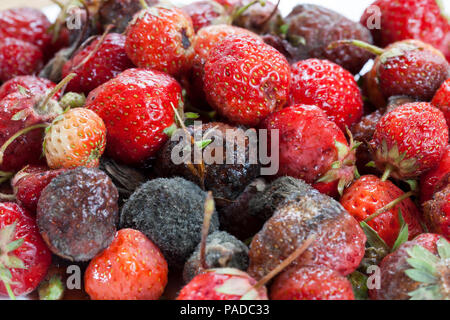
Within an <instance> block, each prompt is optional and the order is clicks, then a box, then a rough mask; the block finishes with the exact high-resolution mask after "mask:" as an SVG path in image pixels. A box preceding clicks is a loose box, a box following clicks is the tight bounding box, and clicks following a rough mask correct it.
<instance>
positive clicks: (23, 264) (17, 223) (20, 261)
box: [0, 202, 51, 299]
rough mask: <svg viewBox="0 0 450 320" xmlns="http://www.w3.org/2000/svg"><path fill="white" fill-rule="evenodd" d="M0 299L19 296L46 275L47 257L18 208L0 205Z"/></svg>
mask: <svg viewBox="0 0 450 320" xmlns="http://www.w3.org/2000/svg"><path fill="white" fill-rule="evenodd" d="M0 258H1V260H0V261H1V262H0V274H1V277H0V295H9V296H10V298H12V299H15V296H21V295H25V294H28V293H30V292H31V291H33V290H34V289H36V288H37V286H38V285H39V283H40V282H41V280H42V279H43V278H44V277H45V275H46V274H47V270H48V268H49V267H50V263H51V253H50V250H48V248H47V246H46V245H45V243H44V241H43V240H42V237H41V235H40V234H39V231H38V228H37V225H36V221H35V219H34V218H33V217H31V216H30V214H29V213H28V212H27V211H26V210H25V209H23V208H22V207H20V206H19V205H17V204H15V203H11V202H5V203H0Z"/></svg>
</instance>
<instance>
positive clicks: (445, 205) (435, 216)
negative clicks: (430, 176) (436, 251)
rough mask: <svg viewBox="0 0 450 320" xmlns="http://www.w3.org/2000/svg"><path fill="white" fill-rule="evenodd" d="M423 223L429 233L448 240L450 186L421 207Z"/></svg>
mask: <svg viewBox="0 0 450 320" xmlns="http://www.w3.org/2000/svg"><path fill="white" fill-rule="evenodd" d="M423 211H424V217H425V222H426V223H427V226H428V229H429V230H430V231H431V232H435V233H437V234H441V235H443V236H444V237H445V238H447V240H450V186H449V185H447V187H446V188H445V189H443V190H441V191H438V192H436V193H435V194H434V195H433V199H432V200H429V201H427V202H425V203H424V205H423Z"/></svg>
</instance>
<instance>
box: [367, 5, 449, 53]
mask: <svg viewBox="0 0 450 320" xmlns="http://www.w3.org/2000/svg"><path fill="white" fill-rule="evenodd" d="M372 6H376V8H378V10H379V11H378V10H377V11H376V12H374V11H373V10H371V9H366V11H365V12H364V13H363V15H362V17H361V23H362V24H363V25H364V26H366V27H369V26H370V24H371V23H373V21H377V20H374V19H379V21H381V25H380V27H377V28H370V31H371V32H372V35H373V37H374V40H375V43H376V44H377V45H379V46H381V47H386V46H388V45H389V44H391V43H394V42H396V41H401V40H407V39H417V40H422V41H424V42H427V43H429V44H431V45H433V46H434V47H436V48H438V49H440V50H441V51H442V52H443V53H444V54H445V55H446V56H447V59H450V24H449V22H448V20H447V19H446V18H445V12H444V11H445V9H444V8H443V7H440V5H439V2H438V1H437V0H402V1H390V0H376V1H375V2H374V3H373V4H372ZM372 8H373V7H372ZM374 14H375V15H374Z"/></svg>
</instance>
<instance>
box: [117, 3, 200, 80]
mask: <svg viewBox="0 0 450 320" xmlns="http://www.w3.org/2000/svg"><path fill="white" fill-rule="evenodd" d="M194 35H195V33H194V27H193V26H192V20H191V18H190V17H189V16H188V15H187V14H186V13H184V12H183V11H181V10H180V9H177V8H172V9H166V8H159V7H151V8H148V9H145V10H141V11H139V12H138V13H136V15H135V16H134V18H133V21H131V22H130V24H129V25H128V28H127V31H126V37H127V39H126V44H125V50H126V52H127V54H128V57H130V59H131V61H133V63H134V64H135V65H136V66H138V67H140V68H147V69H154V70H158V71H162V72H165V73H168V74H170V75H174V76H176V75H179V74H181V73H182V72H184V71H187V70H188V69H189V68H190V67H191V65H192V58H193V56H194V50H193V48H192V42H193V40H194Z"/></svg>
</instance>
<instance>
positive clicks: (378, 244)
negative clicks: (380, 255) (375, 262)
mask: <svg viewBox="0 0 450 320" xmlns="http://www.w3.org/2000/svg"><path fill="white" fill-rule="evenodd" d="M360 225H361V228H362V229H363V230H364V233H365V234H366V237H367V242H368V243H369V245H370V246H371V247H374V248H379V249H384V250H386V252H389V251H390V248H389V246H388V245H387V244H386V242H384V240H383V239H381V238H380V236H379V235H378V233H377V232H376V231H375V230H373V229H372V228H371V227H370V226H369V225H368V224H367V223H366V222H364V221H361V222H360Z"/></svg>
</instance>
